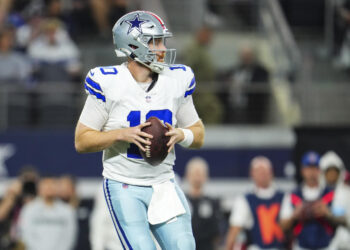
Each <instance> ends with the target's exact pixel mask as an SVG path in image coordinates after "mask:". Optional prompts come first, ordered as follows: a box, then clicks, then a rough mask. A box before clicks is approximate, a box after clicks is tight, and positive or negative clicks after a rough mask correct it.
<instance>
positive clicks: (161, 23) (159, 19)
mask: <svg viewBox="0 0 350 250" xmlns="http://www.w3.org/2000/svg"><path fill="white" fill-rule="evenodd" d="M145 12H146V13H148V14H150V15H152V16H154V17H155V18H156V19H157V20H158V22H159V23H160V25H161V26H162V28H163V30H165V24H164V22H163V20H162V19H161V18H160V17H159V16H157V15H156V14H154V13H152V12H150V11H145Z"/></svg>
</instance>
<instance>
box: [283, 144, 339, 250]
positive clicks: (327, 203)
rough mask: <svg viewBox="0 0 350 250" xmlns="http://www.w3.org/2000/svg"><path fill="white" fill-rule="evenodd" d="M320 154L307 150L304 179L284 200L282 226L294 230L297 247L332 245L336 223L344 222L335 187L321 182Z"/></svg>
mask: <svg viewBox="0 0 350 250" xmlns="http://www.w3.org/2000/svg"><path fill="white" fill-rule="evenodd" d="M319 160H320V156H319V154H318V153H316V152H312V151H311V152H307V153H305V154H304V156H303V157H302V161H301V175H302V178H303V183H302V185H301V186H300V187H298V188H297V189H296V190H295V191H293V192H292V193H291V194H287V195H286V196H285V197H284V199H283V202H282V208H281V221H280V224H281V227H282V228H283V229H284V230H286V231H287V230H290V231H291V232H292V233H293V236H294V238H295V241H294V242H293V245H294V248H295V249H331V248H329V244H330V242H331V241H332V239H333V237H334V231H335V229H336V227H337V226H339V225H345V218H344V216H338V215H337V213H335V211H336V209H337V207H341V204H337V201H336V200H335V199H334V190H333V189H330V188H328V187H326V188H324V187H322V186H321V184H320V181H319V180H320V169H319Z"/></svg>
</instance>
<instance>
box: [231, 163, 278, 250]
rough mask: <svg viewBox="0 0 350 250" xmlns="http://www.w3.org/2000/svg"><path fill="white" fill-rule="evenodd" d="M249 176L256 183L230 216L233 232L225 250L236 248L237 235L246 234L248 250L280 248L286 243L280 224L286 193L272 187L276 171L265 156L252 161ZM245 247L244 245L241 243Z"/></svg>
mask: <svg viewBox="0 0 350 250" xmlns="http://www.w3.org/2000/svg"><path fill="white" fill-rule="evenodd" d="M250 176H251V178H252V180H253V182H254V190H253V192H249V193H247V194H245V195H242V196H240V197H237V199H236V201H235V204H234V207H233V208H232V212H231V216H230V229H229V232H228V234H227V239H226V250H232V249H236V248H234V246H235V245H239V243H240V242H238V241H239V240H238V236H239V234H240V232H241V231H243V230H246V231H247V242H246V243H245V244H244V243H243V245H248V249H281V248H282V245H283V242H284V235H283V232H282V229H281V228H280V226H279V225H278V219H279V213H280V205H281V202H282V199H283V193H282V192H280V191H278V190H277V189H276V187H275V185H274V184H273V169H272V163H271V162H270V160H269V159H268V158H266V157H264V156H257V157H255V158H253V160H252V161H251V163H250ZM240 244H242V243H240Z"/></svg>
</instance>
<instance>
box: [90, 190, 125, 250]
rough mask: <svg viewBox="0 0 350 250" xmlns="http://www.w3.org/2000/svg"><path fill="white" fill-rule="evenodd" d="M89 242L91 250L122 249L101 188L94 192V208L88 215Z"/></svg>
mask: <svg viewBox="0 0 350 250" xmlns="http://www.w3.org/2000/svg"><path fill="white" fill-rule="evenodd" d="M101 187H102V185H101ZM90 244H91V250H122V249H123V246H122V245H121V243H120V241H119V240H118V239H117V238H116V231H115V228H114V225H113V222H112V218H111V215H110V214H109V211H108V208H107V204H106V201H105V197H104V195H103V190H102V188H100V190H98V191H97V192H96V195H95V199H94V208H93V211H92V213H91V216H90Z"/></svg>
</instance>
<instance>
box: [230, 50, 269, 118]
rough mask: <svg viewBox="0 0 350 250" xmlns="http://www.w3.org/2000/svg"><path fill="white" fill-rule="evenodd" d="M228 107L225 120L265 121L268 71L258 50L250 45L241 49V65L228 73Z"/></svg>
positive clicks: (239, 63) (267, 103) (267, 98)
mask: <svg viewBox="0 0 350 250" xmlns="http://www.w3.org/2000/svg"><path fill="white" fill-rule="evenodd" d="M226 75H227V76H226V77H227V80H228V91H227V93H228V98H225V99H226V102H227V105H228V107H229V109H228V110H229V112H228V113H227V117H226V121H228V122H239V123H263V122H266V116H267V111H268V105H269V102H268V100H269V96H270V95H269V91H268V90H269V89H268V86H269V85H268V83H269V72H268V71H267V69H266V68H265V67H264V66H263V65H262V64H261V63H260V62H259V61H258V60H257V55H256V51H255V50H254V49H253V48H252V47H249V46H245V47H242V48H241V49H240V51H239V62H238V65H236V66H235V67H233V68H232V69H231V70H230V71H229V72H227V73H226Z"/></svg>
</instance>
